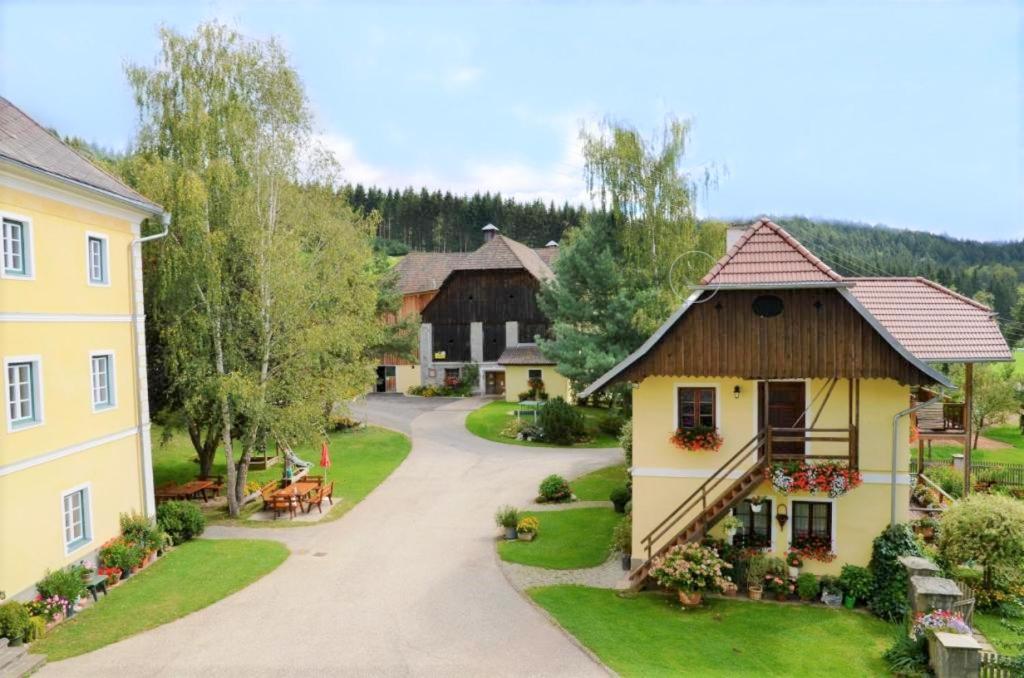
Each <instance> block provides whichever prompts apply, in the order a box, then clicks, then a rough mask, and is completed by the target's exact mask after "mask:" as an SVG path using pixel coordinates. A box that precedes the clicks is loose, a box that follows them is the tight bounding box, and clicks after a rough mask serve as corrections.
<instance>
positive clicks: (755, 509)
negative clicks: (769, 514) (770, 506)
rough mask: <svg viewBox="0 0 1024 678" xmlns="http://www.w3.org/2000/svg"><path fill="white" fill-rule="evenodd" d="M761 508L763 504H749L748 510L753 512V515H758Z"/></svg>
mask: <svg viewBox="0 0 1024 678" xmlns="http://www.w3.org/2000/svg"><path fill="white" fill-rule="evenodd" d="M762 506H763V504H751V505H750V510H751V511H753V512H754V513H760V512H761V507H762Z"/></svg>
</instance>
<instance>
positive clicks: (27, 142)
mask: <svg viewBox="0 0 1024 678" xmlns="http://www.w3.org/2000/svg"><path fill="white" fill-rule="evenodd" d="M0 160H3V161H6V162H9V163H11V164H14V165H18V166H21V167H24V168H27V169H31V170H34V171H37V172H41V173H44V174H46V175H49V176H50V177H53V178H55V179H58V180H61V181H64V182H68V183H72V184H75V185H78V186H80V187H83V188H86V189H89V190H92V191H96V192H98V193H101V194H104V195H106V196H107V197H112V198H114V199H116V200H119V201H121V202H127V203H130V204H131V205H133V206H135V207H136V208H138V209H142V210H143V211H145V212H149V213H152V214H162V213H163V211H164V210H163V208H162V207H160V206H159V205H157V204H156V203H154V202H153V201H151V200H149V199H148V198H146V197H145V196H143V195H141V194H140V193H137V192H136V191H134V190H133V189H131V188H129V187H128V186H127V185H125V184H124V183H123V182H121V180H120V179H117V178H116V177H114V176H113V175H111V174H108V173H107V172H105V171H104V170H102V169H100V168H99V167H97V166H96V165H94V164H92V163H91V162H90V161H89V160H86V159H85V158H84V157H83V156H81V155H79V154H78V153H77V152H76V151H75V150H74V149H72V148H71V147H69V146H68V145H67V144H65V143H64V142H62V141H61V140H60V139H58V138H57V137H55V136H54V135H53V134H51V133H50V132H48V131H46V130H45V129H43V127H41V126H40V125H39V123H37V122H36V121H35V120H33V119H32V118H30V117H28V116H27V115H26V114H25V113H24V112H23V111H22V110H21V109H19V108H18V107H17V106H15V105H14V104H12V103H11V102H10V101H8V100H7V99H5V98H3V97H0Z"/></svg>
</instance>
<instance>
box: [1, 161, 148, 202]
mask: <svg viewBox="0 0 1024 678" xmlns="http://www.w3.org/2000/svg"><path fill="white" fill-rule="evenodd" d="M0 163H2V164H5V165H9V166H11V167H15V168H17V169H20V170H22V171H25V172H28V173H29V174H33V175H36V176H40V177H45V178H47V179H49V180H50V181H54V182H57V183H60V184H64V185H65V186H70V187H74V188H77V189H79V190H84V191H88V192H89V193H91V194H93V195H96V196H102V197H103V198H106V199H107V200H111V201H113V202H116V203H118V204H120V205H122V206H125V207H129V208H133V209H136V210H138V211H140V212H143V213H145V214H148V215H151V216H155V217H163V215H165V214H166V213H167V212H166V210H164V208H163V207H161V206H160V205H157V204H156V203H153V202H147V201H143V200H134V199H132V198H128V197H125V196H123V195H118V194H117V193H114V192H112V191H108V190H106V189H104V188H99V187H98V186H93V185H92V184H88V183H86V182H84V181H78V180H77V179H72V178H70V177H66V176H64V175H63V174H58V173H56V172H50V171H49V170H44V169H42V168H41V167H36V166H35V165H30V164H29V163H26V162H22V161H20V160H16V159H14V158H11V157H9V156H6V155H0Z"/></svg>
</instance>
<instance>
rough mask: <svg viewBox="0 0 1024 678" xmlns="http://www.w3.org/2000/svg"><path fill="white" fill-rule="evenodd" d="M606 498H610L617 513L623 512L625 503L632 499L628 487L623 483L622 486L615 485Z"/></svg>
mask: <svg viewBox="0 0 1024 678" xmlns="http://www.w3.org/2000/svg"><path fill="white" fill-rule="evenodd" d="M608 498H609V499H610V500H611V502H612V504H613V505H614V506H615V510H616V511H617V512H618V513H625V512H626V504H627V503H628V502H629V500H630V499H632V494H631V493H630V491H629V488H628V487H626V486H625V485H623V486H622V487H616V488H615V489H614V490H612V493H611V495H610V496H609V497H608Z"/></svg>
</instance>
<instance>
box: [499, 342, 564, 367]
mask: <svg viewBox="0 0 1024 678" xmlns="http://www.w3.org/2000/svg"><path fill="white" fill-rule="evenodd" d="M498 364H499V365H555V364H556V363H555V361H554V360H551V359H550V358H546V357H545V356H544V354H543V353H541V351H540V347H539V346H537V345H536V344H519V345H518V346H509V347H508V348H506V349H505V350H504V351H502V353H501V356H500V357H499V358H498Z"/></svg>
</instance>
